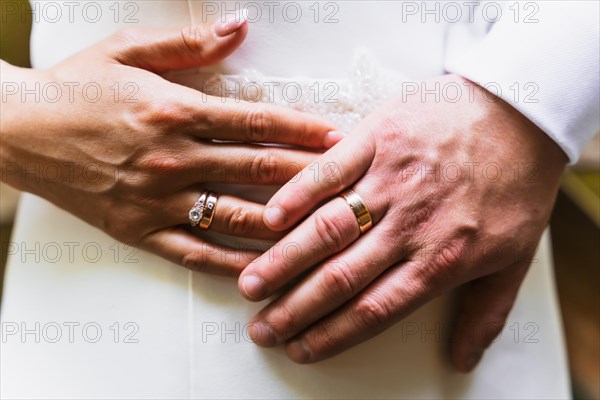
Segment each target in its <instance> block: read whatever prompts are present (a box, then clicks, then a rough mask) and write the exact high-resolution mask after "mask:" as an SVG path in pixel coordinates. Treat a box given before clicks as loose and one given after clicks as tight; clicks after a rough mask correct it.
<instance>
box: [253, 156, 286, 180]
mask: <svg viewBox="0 0 600 400" xmlns="http://www.w3.org/2000/svg"><path fill="white" fill-rule="evenodd" d="M278 170H279V157H278V155H277V151H276V149H273V148H264V149H263V148H261V149H259V150H258V151H257V152H256V155H255V156H254V159H253V160H252V163H251V164H250V170H249V177H250V178H251V179H252V180H253V181H255V182H275V181H276V180H277V171H278Z"/></svg>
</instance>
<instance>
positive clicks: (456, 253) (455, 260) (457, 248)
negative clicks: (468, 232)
mask: <svg viewBox="0 0 600 400" xmlns="http://www.w3.org/2000/svg"><path fill="white" fill-rule="evenodd" d="M466 253H467V249H466V248H465V245H464V244H463V243H456V242H453V243H452V242H449V243H441V244H440V245H439V246H438V251H437V252H436V255H435V257H434V263H435V265H436V266H437V269H439V270H441V271H447V270H449V269H451V268H454V267H456V266H457V265H459V264H461V263H462V262H463V260H464V258H465V256H466Z"/></svg>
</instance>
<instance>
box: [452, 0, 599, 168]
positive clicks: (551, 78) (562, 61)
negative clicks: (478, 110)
mask: <svg viewBox="0 0 600 400" xmlns="http://www.w3.org/2000/svg"><path fill="white" fill-rule="evenodd" d="M489 3H494V4H495V5H494V6H493V7H491V6H489V4H488V6H487V7H486V4H485V3H483V4H480V5H479V6H478V7H477V9H476V10H475V11H473V12H472V13H471V14H472V15H470V17H472V20H471V21H464V22H466V23H458V24H456V25H457V26H454V27H452V28H451V29H450V32H449V35H448V45H447V54H446V65H445V68H446V70H447V71H448V72H451V73H455V74H457V75H460V76H462V77H464V78H467V79H469V80H471V81H473V82H475V83H478V84H479V85H481V86H483V87H484V88H486V89H488V90H489V91H490V92H492V93H494V94H496V95H498V96H499V97H501V98H502V99H504V100H505V101H506V102H508V103H509V104H511V105H512V106H513V107H515V108H516V109H517V110H519V111H520V112H521V113H522V114H523V115H525V116H526V117H527V118H529V119H530V120H531V121H532V122H533V123H535V124H536V125H537V126H538V127H540V128H541V129H542V130H543V131H544V132H546V134H548V136H550V137H551V138H552V139H553V140H554V141H555V142H556V143H557V144H558V145H559V146H560V147H561V148H562V149H563V150H564V152H565V153H566V154H567V156H568V157H569V160H570V162H571V163H574V162H575V161H577V158H578V157H579V155H580V154H581V151H582V150H583V147H584V146H585V144H586V142H587V141H588V140H589V139H591V138H592V136H593V135H594V134H595V133H596V132H597V131H598V128H599V126H600V100H599V91H600V82H599V80H600V67H599V58H600V28H599V26H600V21H599V4H600V3H599V2H597V1H537V2H531V1H529V2H516V1H511V2H507V3H508V4H507V3H505V2H489ZM500 3H502V6H499V4H500ZM500 7H502V8H500ZM499 9H501V12H498V10H499ZM477 18H479V19H480V20H481V19H482V18H483V19H484V20H485V21H487V25H488V26H487V28H486V29H484V30H483V34H482V29H481V24H479V25H478V24H477V23H476V22H477V21H474V20H475V19H477ZM480 22H481V21H480Z"/></svg>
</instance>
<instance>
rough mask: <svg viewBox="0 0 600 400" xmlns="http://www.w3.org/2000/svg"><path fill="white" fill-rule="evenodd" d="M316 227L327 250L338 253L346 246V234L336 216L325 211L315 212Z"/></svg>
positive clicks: (319, 237) (318, 235) (319, 238)
mask: <svg viewBox="0 0 600 400" xmlns="http://www.w3.org/2000/svg"><path fill="white" fill-rule="evenodd" d="M314 229H315V232H316V234H317V238H318V240H319V242H320V243H322V244H323V245H324V246H325V247H326V248H327V250H329V251H331V252H332V253H338V252H339V251H341V250H342V249H343V248H344V247H345V242H346V240H345V235H344V232H343V231H342V229H341V228H340V226H339V224H338V223H336V221H335V218H333V217H328V216H327V215H324V214H323V213H315V215H314Z"/></svg>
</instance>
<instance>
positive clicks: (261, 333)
mask: <svg viewBox="0 0 600 400" xmlns="http://www.w3.org/2000/svg"><path fill="white" fill-rule="evenodd" d="M248 336H250V339H252V341H253V342H254V343H256V344H258V345H259V346H275V345H276V344H277V339H276V338H275V334H274V333H273V329H271V326H269V324H266V323H264V322H254V323H251V324H250V325H249V326H248Z"/></svg>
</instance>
